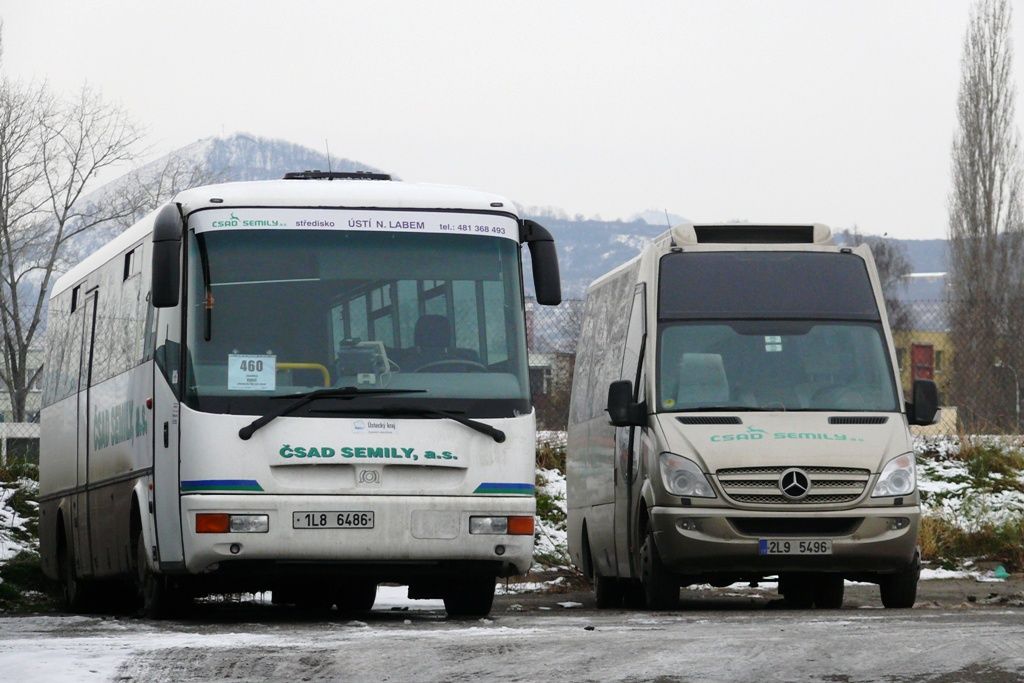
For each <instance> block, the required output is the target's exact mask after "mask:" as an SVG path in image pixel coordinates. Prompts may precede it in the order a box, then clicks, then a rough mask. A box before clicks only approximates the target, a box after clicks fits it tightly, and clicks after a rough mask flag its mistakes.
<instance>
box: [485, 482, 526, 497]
mask: <svg viewBox="0 0 1024 683" xmlns="http://www.w3.org/2000/svg"><path fill="white" fill-rule="evenodd" d="M473 493H490V494H494V493H510V494H518V495H520V496H532V495H533V484H517V483H508V482H484V483H483V484H480V485H479V486H477V487H476V490H475V491H473Z"/></svg>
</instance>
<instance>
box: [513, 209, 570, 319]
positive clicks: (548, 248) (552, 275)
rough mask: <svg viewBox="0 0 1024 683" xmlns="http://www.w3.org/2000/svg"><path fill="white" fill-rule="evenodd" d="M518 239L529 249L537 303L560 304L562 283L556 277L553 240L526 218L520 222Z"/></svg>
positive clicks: (535, 223) (556, 258)
mask: <svg viewBox="0 0 1024 683" xmlns="http://www.w3.org/2000/svg"><path fill="white" fill-rule="evenodd" d="M519 239H520V241H522V242H526V245H527V246H528V247H530V261H532V262H533V289H534V291H535V292H536V294H537V303H539V304H543V305H545V306H557V305H558V304H560V303H562V283H561V280H560V279H559V275H558V254H557V253H555V238H554V237H552V236H551V233H550V232H548V230H547V228H545V227H544V226H543V225H541V224H540V223H538V222H536V221H531V220H530V219H528V218H527V219H524V220H523V222H522V227H521V228H520V230H519Z"/></svg>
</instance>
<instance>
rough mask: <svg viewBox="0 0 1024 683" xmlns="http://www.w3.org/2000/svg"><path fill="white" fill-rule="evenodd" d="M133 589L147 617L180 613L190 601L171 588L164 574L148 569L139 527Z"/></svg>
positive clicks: (144, 543)
mask: <svg viewBox="0 0 1024 683" xmlns="http://www.w3.org/2000/svg"><path fill="white" fill-rule="evenodd" d="M135 590H136V592H137V595H138V597H137V601H138V604H139V606H140V608H141V610H142V616H144V617H146V618H147V619H167V618H168V617H172V616H175V615H179V614H182V613H183V612H185V611H186V609H187V607H188V604H189V603H191V600H190V599H189V598H188V596H186V595H183V594H182V593H181V592H180V591H176V590H173V588H172V587H171V585H170V583H169V582H168V580H167V577H166V576H162V575H160V574H154V573H153V572H152V570H150V568H149V561H148V556H147V553H146V542H145V539H144V538H143V536H142V530H141V529H140V530H139V532H138V535H137V536H136V538H135Z"/></svg>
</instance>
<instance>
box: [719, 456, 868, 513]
mask: <svg viewBox="0 0 1024 683" xmlns="http://www.w3.org/2000/svg"><path fill="white" fill-rule="evenodd" d="M792 467H796V468H797V469H800V470H803V472H804V473H805V474H806V475H807V477H808V479H809V480H810V488H809V489H808V491H807V495H805V496H804V497H803V498H798V499H795V500H794V499H792V498H789V497H787V496H784V495H783V494H782V491H781V490H780V489H779V477H781V476H782V473H783V472H785V471H786V470H788V469H790V466H786V467H783V466H766V467H741V468H732V469H721V470H718V472H716V473H715V474H716V476H717V478H718V483H719V484H720V485H721V487H722V491H724V492H725V495H726V497H727V498H729V499H730V500H732V501H733V502H735V503H739V504H741V505H780V506H787V507H788V506H796V505H824V506H829V505H846V504H849V503H853V502H854V501H856V500H858V499H860V498H861V497H863V495H864V493H865V491H866V489H867V485H868V482H869V480H870V479H871V471H870V470H865V469H858V468H854V467H819V466H812V467H800V466H799V465H793V466H792Z"/></svg>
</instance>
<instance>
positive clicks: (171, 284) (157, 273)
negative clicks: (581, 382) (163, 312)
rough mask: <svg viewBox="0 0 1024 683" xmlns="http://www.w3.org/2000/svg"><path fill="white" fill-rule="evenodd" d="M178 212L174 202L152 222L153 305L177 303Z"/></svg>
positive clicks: (180, 227) (179, 287) (179, 243)
mask: <svg viewBox="0 0 1024 683" xmlns="http://www.w3.org/2000/svg"><path fill="white" fill-rule="evenodd" d="M181 233H182V222H181V213H180V212H179V211H178V207H177V206H176V205H175V204H168V205H167V206H165V207H164V208H162V209H160V213H158V214H157V215H156V222H155V223H154V224H153V306H154V308H171V307H173V306H177V305H178V293H179V292H180V291H181Z"/></svg>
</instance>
